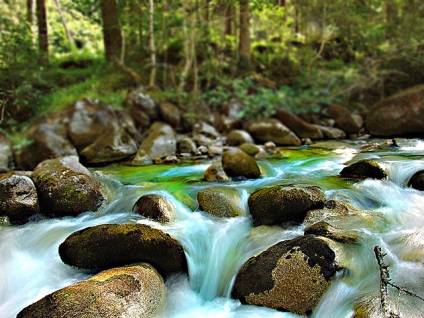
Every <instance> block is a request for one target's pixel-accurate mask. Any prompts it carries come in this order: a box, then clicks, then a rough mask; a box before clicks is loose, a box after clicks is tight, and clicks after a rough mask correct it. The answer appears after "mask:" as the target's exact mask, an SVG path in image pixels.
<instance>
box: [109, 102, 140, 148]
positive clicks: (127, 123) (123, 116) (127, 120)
mask: <svg viewBox="0 0 424 318" xmlns="http://www.w3.org/2000/svg"><path fill="white" fill-rule="evenodd" d="M115 114H116V117H117V119H118V126H119V128H120V130H121V129H122V130H123V131H124V132H126V133H128V134H129V135H130V136H131V138H132V139H133V140H134V141H135V142H141V139H142V136H141V134H140V132H139V131H138V130H137V127H136V124H135V122H134V120H133V119H132V117H131V116H130V115H129V114H128V113H126V112H124V111H123V110H115ZM120 130H118V131H120Z"/></svg>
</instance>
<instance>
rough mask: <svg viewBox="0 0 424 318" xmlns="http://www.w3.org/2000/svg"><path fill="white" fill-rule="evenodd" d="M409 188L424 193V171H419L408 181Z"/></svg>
mask: <svg viewBox="0 0 424 318" xmlns="http://www.w3.org/2000/svg"><path fill="white" fill-rule="evenodd" d="M408 187H411V188H414V189H416V190H420V191H424V170H420V171H417V172H416V173H414V175H413V176H412V177H411V179H409V181H408Z"/></svg>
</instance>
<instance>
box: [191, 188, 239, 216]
mask: <svg viewBox="0 0 424 318" xmlns="http://www.w3.org/2000/svg"><path fill="white" fill-rule="evenodd" d="M197 201H198V202H199V206H200V208H201V209H202V210H203V211H205V212H208V213H210V214H212V215H214V216H217V217H234V216H240V215H242V214H243V210H242V209H241V207H240V206H241V198H240V194H239V193H238V191H237V190H235V189H232V188H225V187H214V188H207V189H203V190H200V191H199V192H198V193H197Z"/></svg>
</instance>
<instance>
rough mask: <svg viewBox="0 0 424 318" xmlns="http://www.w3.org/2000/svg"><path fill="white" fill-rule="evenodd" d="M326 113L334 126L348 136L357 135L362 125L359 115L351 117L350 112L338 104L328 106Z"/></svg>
mask: <svg viewBox="0 0 424 318" xmlns="http://www.w3.org/2000/svg"><path fill="white" fill-rule="evenodd" d="M327 111H328V113H329V115H330V117H331V118H333V119H334V121H335V126H336V127H337V128H340V129H342V130H343V131H345V132H346V133H348V134H354V133H357V132H358V131H359V130H360V129H361V128H362V125H363V119H362V117H361V116H359V115H355V116H353V115H352V114H351V113H350V111H349V110H348V109H347V108H345V107H343V106H342V105H339V104H332V105H330V106H328V108H327Z"/></svg>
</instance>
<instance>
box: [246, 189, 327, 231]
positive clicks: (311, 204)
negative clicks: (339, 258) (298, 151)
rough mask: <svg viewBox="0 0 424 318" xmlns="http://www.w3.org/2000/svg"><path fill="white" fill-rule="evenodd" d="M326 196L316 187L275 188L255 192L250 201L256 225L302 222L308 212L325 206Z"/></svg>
mask: <svg viewBox="0 0 424 318" xmlns="http://www.w3.org/2000/svg"><path fill="white" fill-rule="evenodd" d="M325 201H326V199H325V194H324V192H323V191H322V189H321V188H319V187H316V186H306V187H292V186H273V187H270V188H264V189H260V190H258V191H256V192H254V193H253V194H252V195H251V196H250V197H249V200H248V204H249V209H250V213H251V214H252V217H253V222H254V224H255V225H262V224H263V225H279V224H282V223H285V222H302V221H303V220H304V218H305V216H306V213H307V212H308V210H312V209H317V208H321V207H323V206H324V202H325Z"/></svg>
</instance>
